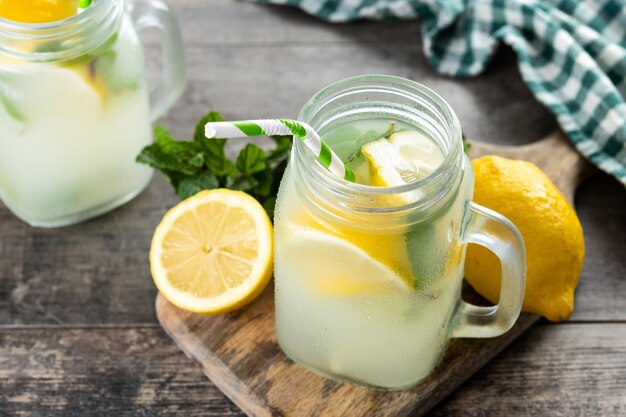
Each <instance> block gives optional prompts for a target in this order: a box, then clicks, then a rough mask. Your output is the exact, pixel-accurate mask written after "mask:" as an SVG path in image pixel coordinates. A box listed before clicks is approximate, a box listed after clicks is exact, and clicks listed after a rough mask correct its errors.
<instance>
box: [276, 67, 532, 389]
mask: <svg viewBox="0 0 626 417" xmlns="http://www.w3.org/2000/svg"><path fill="white" fill-rule="evenodd" d="M299 119H300V120H302V121H304V122H307V123H309V124H310V125H311V126H312V127H313V128H314V129H316V130H318V132H320V134H321V135H322V137H324V138H325V139H326V141H327V142H328V143H329V145H330V147H331V148H333V149H334V150H335V152H336V153H337V154H338V155H339V156H340V157H342V159H343V158H344V157H345V155H346V154H348V153H349V152H354V151H355V150H358V149H355V147H358V146H360V145H361V144H362V143H360V144H357V143H356V142H358V141H355V140H354V138H355V137H358V136H359V134H362V131H359V126H362V125H363V124H364V123H365V125H366V126H369V127H368V128H370V127H371V126H372V122H381V121H382V123H383V126H384V125H385V124H388V123H389V121H394V122H395V123H396V125H397V126H402V127H403V128H408V129H410V130H415V131H418V132H421V134H423V135H425V136H427V137H428V138H430V139H431V140H432V141H433V143H434V144H435V145H436V146H437V147H439V148H440V149H441V151H442V153H443V155H444V159H443V162H442V163H441V165H440V166H439V167H438V168H436V169H435V170H434V172H432V173H431V174H430V175H428V176H425V177H424V178H422V179H419V180H417V181H415V182H411V183H408V184H404V185H399V186H391V187H374V186H367V185H361V184H356V183H349V182H347V181H345V180H343V179H339V178H336V177H334V176H333V175H332V174H331V173H330V172H329V171H328V170H326V169H325V168H324V167H323V166H322V165H321V164H320V163H319V162H317V160H316V158H315V157H314V156H313V155H312V153H311V152H310V151H308V150H307V149H306V148H305V146H304V145H303V143H301V142H300V141H296V142H295V144H294V148H293V151H292V154H291V159H290V161H289V165H288V167H287V170H286V173H285V176H284V177H283V180H282V183H281V185H280V191H279V196H278V201H277V204H276V214H275V220H274V222H275V254H276V255H275V282H276V294H275V299H276V333H277V338H278V342H279V344H280V346H281V348H282V349H283V351H284V352H285V353H286V354H287V355H288V356H289V357H291V358H292V359H293V360H294V361H296V362H298V363H300V364H301V365H304V366H305V367H307V368H310V369H312V370H314V371H316V372H318V373H321V374H323V375H326V376H328V377H331V378H334V379H338V380H342V381H348V382H352V383H357V384H362V385H367V386H371V387H377V388H386V389H400V388H406V387H410V386H412V385H414V384H416V383H418V382H419V381H420V380H422V379H423V378H425V377H426V376H427V375H428V374H429V373H430V372H431V371H432V370H433V369H434V368H435V366H436V365H437V363H438V362H439V360H440V358H441V356H442V354H443V352H444V351H445V348H446V346H447V344H448V342H449V340H450V338H453V337H495V336H498V335H500V334H502V333H504V332H506V331H508V330H509V329H510V328H511V326H512V325H513V324H514V323H515V321H516V319H517V317H518V316H519V312H520V308H521V304H522V299H523V294H524V285H525V264H526V262H525V251H524V244H523V240H522V237H521V235H520V234H519V231H518V230H517V229H516V227H515V226H514V225H513V224H512V223H511V222H510V221H508V220H507V219H505V218H504V217H502V216H501V215H499V214H497V213H495V212H493V211H491V210H489V209H486V208H484V207H481V206H478V205H477V204H475V203H473V202H472V201H471V198H472V194H473V187H474V184H473V181H474V176H473V170H472V165H471V163H470V162H469V159H468V158H467V156H466V155H465V153H464V152H463V143H462V139H461V129H460V125H459V121H458V119H457V117H456V115H455V114H454V112H453V110H452V109H451V108H450V106H449V105H448V104H447V103H446V102H445V101H444V100H443V99H442V98H441V97H439V96H438V95H437V94H435V93H434V92H433V91H431V90H429V89H427V88H425V87H424V86H422V85H420V84H417V83H415V82H412V81H409V80H405V79H402V78H397V77H389V76H376V75H373V76H361V77H355V78H350V79H347V80H343V81H340V82H337V83H335V84H332V85H330V86H329V87H327V88H325V89H324V90H322V91H320V92H319V93H317V94H316V95H315V96H314V97H313V98H311V99H310V100H309V102H308V103H307V104H306V105H305V106H304V108H303V109H302V111H301V113H300V115H299ZM374 124H375V123H374ZM382 130H384V129H382ZM469 242H473V243H477V244H479V245H483V246H485V247H487V248H488V249H490V250H492V251H493V252H495V253H496V254H497V255H498V257H499V258H500V260H501V262H502V291H501V295H500V302H499V304H498V305H496V306H491V307H479V306H475V305H472V304H468V303H466V302H464V301H463V300H462V299H461V284H462V281H463V266H464V262H465V249H466V246H467V243H469Z"/></svg>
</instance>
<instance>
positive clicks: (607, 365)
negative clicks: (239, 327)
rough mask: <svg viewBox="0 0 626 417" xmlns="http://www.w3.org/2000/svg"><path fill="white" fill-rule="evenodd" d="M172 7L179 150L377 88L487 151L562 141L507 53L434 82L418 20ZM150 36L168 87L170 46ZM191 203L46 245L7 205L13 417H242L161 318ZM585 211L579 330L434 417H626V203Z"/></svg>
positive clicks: (8, 378)
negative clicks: (380, 76) (164, 254)
mask: <svg viewBox="0 0 626 417" xmlns="http://www.w3.org/2000/svg"><path fill="white" fill-rule="evenodd" d="M168 1H169V2H170V4H171V5H172V6H173V7H174V9H175V11H176V13H177V14H178V16H179V20H180V21H181V27H182V30H183V36H184V39H185V42H186V55H187V58H186V59H187V65H188V68H189V71H188V75H189V81H188V86H187V90H186V93H185V95H184V96H183V98H182V99H181V101H180V102H179V104H178V105H177V106H176V107H175V108H174V109H172V111H171V112H170V114H169V115H168V116H167V117H165V118H163V119H162V120H160V122H161V123H163V124H165V125H166V126H167V127H168V128H169V129H171V130H172V132H173V133H174V134H175V135H176V136H177V137H181V138H184V137H188V136H190V134H191V131H192V129H193V124H195V122H196V121H197V119H198V118H199V117H200V116H201V115H202V114H203V113H205V112H206V111H207V110H208V109H215V110H219V111H221V112H223V113H224V115H225V116H226V117H229V118H237V119H241V118H248V117H256V116H259V117H276V116H277V115H278V116H286V117H294V116H296V115H297V113H298V110H299V109H300V107H301V106H302V105H303V104H304V102H305V101H306V99H308V98H309V97H310V96H311V95H312V94H313V93H314V92H316V91H317V90H319V89H320V88H321V87H323V86H324V85H326V84H328V83H330V82H332V81H335V80H337V79H340V78H344V77H347V76H352V75H357V74H364V73H370V72H378V73H385V74H393V75H400V76H404V77H407V78H411V79H414V80H416V81H419V82H422V83H424V84H427V85H429V86H431V87H432V88H434V89H435V90H436V91H438V92H439V93H440V94H441V95H442V96H443V97H444V98H445V99H446V100H447V101H448V102H450V103H451V104H452V106H453V107H454V109H455V111H456V112H457V113H458V115H459V118H460V120H461V124H462V126H463V130H464V131H465V133H466V134H467V135H468V137H470V138H473V139H476V140H480V141H483V142H489V143H494V144H499V145H521V144H528V143H531V142H534V141H537V140H538V139H540V138H542V137H544V136H546V135H547V134H548V133H549V132H551V131H553V130H554V128H555V126H556V125H555V122H554V118H553V117H552V116H551V115H550V114H549V112H548V111H547V110H546V109H544V108H543V107H542V106H541V105H540V104H538V103H537V102H536V101H535V100H534V98H533V97H532V95H531V94H530V92H529V91H528V89H527V88H526V86H525V85H524V84H523V82H522V81H521V80H520V76H519V73H518V71H517V69H516V67H515V58H514V55H513V54H512V53H511V52H510V51H509V50H507V49H505V48H503V49H502V50H501V51H499V52H498V53H497V54H496V57H495V59H494V61H493V62H492V63H491V64H490V66H489V68H488V69H487V71H486V72H485V73H484V74H481V75H480V76H478V77H473V78H468V79H453V78H448V77H443V76H440V75H438V74H436V73H435V72H434V71H433V70H432V69H431V68H430V67H428V65H427V64H426V61H425V59H424V57H423V54H422V51H421V39H420V28H419V24H418V23H416V22H414V21H408V22H393V23H392V24H390V23H389V22H357V23H351V24H341V25H328V24H325V23H322V22H319V21H317V20H316V19H313V18H311V17H309V16H306V15H305V14H304V13H301V12H299V11H297V10H293V9H290V8H287V7H270V6H261V5H257V4H253V3H251V2H246V1H236V0H168ZM251 22H254V24H251ZM144 37H145V38H146V39H147V48H146V50H147V56H148V61H149V64H150V74H151V78H153V79H154V74H157V73H158V71H157V68H155V66H156V64H157V62H158V57H159V50H158V48H157V46H156V41H157V36H156V34H151V33H148V34H146V36H144ZM243 57H246V58H245V59H244V58H243ZM278 80H280V81H281V82H280V83H279V82H277V81H278ZM177 201H178V200H177V198H176V196H175V195H174V193H173V192H172V191H171V188H170V187H169V185H168V184H167V183H166V182H165V181H164V180H163V178H161V176H159V175H157V176H155V178H154V180H153V181H152V183H151V185H150V186H149V188H148V189H147V190H146V191H145V192H144V193H142V194H141V195H140V196H139V197H138V198H136V199H135V200H134V201H132V202H131V203H129V204H127V205H125V206H124V207H122V208H120V209H118V210H115V211H113V212H111V213H109V214H107V215H105V216H102V217H100V218H98V219H94V220H92V221H89V222H86V223H83V224H81V225H77V226H73V227H69V228H65V229H58V230H42V229H33V228H30V227H28V226H27V225H25V224H23V223H21V222H20V221H19V220H17V219H16V218H15V217H14V216H12V215H11V213H10V212H9V211H8V210H7V209H6V208H4V206H2V205H1V204H0V416H2V417H4V416H11V417H12V416H34V417H41V416H67V417H75V416H77V417H78V416H80V417H83V416H106V417H110V416H179V415H180V416H194V417H195V416H213V417H218V416H239V417H241V416H242V414H241V412H240V411H239V409H238V408H237V407H236V406H235V405H233V404H232V403H231V402H230V401H229V400H228V399H227V398H226V397H225V396H223V395H222V394H221V393H220V392H219V390H217V388H215V387H214V386H213V385H212V384H211V383H210V382H209V380H208V379H207V378H206V377H205V376H204V374H203V373H202V372H201V371H200V370H199V368H198V367H197V366H196V365H195V364H194V363H193V362H192V361H191V360H189V359H188V358H187V357H185V356H184V354H183V353H181V352H180V351H179V350H178V348H177V347H176V346H175V345H174V344H173V343H172V342H171V341H170V339H169V338H168V337H167V336H166V335H165V334H164V333H163V331H162V330H161V329H160V327H159V325H158V323H157V321H156V318H155V315H154V298H155V295H156V289H155V288H154V285H153V283H152V280H151V278H150V273H149V268H148V258H147V250H148V248H149V245H150V238H151V236H152V231H153V230H154V227H155V226H156V224H157V223H158V221H159V220H160V218H161V216H162V215H163V213H164V212H165V211H166V209H167V208H169V207H170V206H172V205H173V204H175V203H176V202H177ZM574 202H575V206H576V210H577V213H578V215H579V217H580V219H581V222H582V225H583V229H584V232H585V243H586V247H587V255H586V258H585V265H584V268H583V272H582V277H581V282H580V285H579V287H578V289H577V291H576V306H575V310H574V314H573V316H572V318H571V319H570V321H569V322H568V323H566V324H560V325H550V324H546V323H544V322H542V321H540V323H539V324H538V325H535V326H533V328H532V329H531V330H530V331H528V332H527V333H525V334H524V335H523V336H522V337H521V338H520V339H518V340H516V341H514V342H513V343H512V344H511V345H510V346H509V348H507V349H506V350H505V351H504V352H503V353H502V354H501V355H499V356H498V357H497V358H496V359H495V360H493V361H492V362H490V363H489V364H488V365H487V366H486V367H484V368H483V369H482V370H481V371H480V372H478V373H477V374H476V375H475V376H473V377H472V378H470V379H469V380H468V381H467V382H466V383H464V384H463V385H462V386H461V387H460V388H459V389H457V390H456V391H455V392H454V393H453V394H452V395H451V396H449V397H448V398H447V399H446V400H444V401H443V402H442V403H440V404H438V405H437V406H435V407H434V408H433V409H432V410H431V411H430V412H429V413H428V415H429V416H431V417H433V416H449V417H461V416H463V417H467V416H480V417H491V416H493V417H501V416H507V417H508V416H552V415H554V416H568V417H569V416H620V417H621V416H624V415H626V411H625V410H626V405H625V403H626V396H625V395H624V386H623V381H624V380H626V376H625V375H624V366H623V362H624V360H623V358H624V349H625V346H624V340H625V338H624V329H625V328H626V296H624V294H626V262H625V261H624V253H625V252H626V233H624V231H626V216H625V215H624V213H626V191H625V189H624V187H623V186H621V185H620V184H619V183H618V182H617V181H615V180H613V179H612V178H610V177H608V176H607V175H604V174H598V175H595V176H593V177H591V178H590V179H588V180H586V181H584V182H583V183H582V184H581V185H580V187H579V188H578V189H577V191H576V194H575V199H574ZM59 340H63V342H62V343H61V342H59ZM620 360H621V361H622V362H621V364H620Z"/></svg>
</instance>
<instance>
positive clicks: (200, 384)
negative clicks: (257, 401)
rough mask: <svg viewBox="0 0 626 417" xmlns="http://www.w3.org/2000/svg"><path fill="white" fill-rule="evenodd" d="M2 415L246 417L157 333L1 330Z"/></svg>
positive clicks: (133, 330)
mask: <svg viewBox="0 0 626 417" xmlns="http://www.w3.org/2000/svg"><path fill="white" fill-rule="evenodd" d="M0 415H2V416H16V417H17V416H33V417H40V416H46V417H55V416H59V417H61V416H62V417H84V416H107V417H110V416H119V417H124V416H156V415H159V416H177V415H184V416H190V417H196V416H198V417H199V416H212V417H231V416H232V417H235V416H238V417H241V416H242V414H241V412H240V411H238V410H237V409H236V408H235V407H234V406H233V405H232V404H231V403H230V402H229V401H228V400H226V399H225V398H224V396H223V395H222V394H221V393H220V391H219V390H218V389H217V388H215V387H214V386H213V384H211V383H210V382H209V381H208V380H207V379H206V378H205V377H204V375H202V373H201V372H200V371H198V370H197V369H196V367H195V366H193V364H192V363H191V362H190V361H189V360H188V358H186V357H185V356H184V355H182V354H181V353H180V352H179V351H178V350H177V349H176V348H175V347H174V346H173V345H172V344H171V343H170V341H169V340H168V339H167V336H165V335H164V334H163V332H162V330H160V329H158V328H155V327H149V328H131V329H119V328H98V327H95V328H83V329H67V328H50V329H10V330H9V329H3V331H2V333H0Z"/></svg>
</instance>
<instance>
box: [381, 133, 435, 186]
mask: <svg viewBox="0 0 626 417" xmlns="http://www.w3.org/2000/svg"><path fill="white" fill-rule="evenodd" d="M388 142H389V143H390V144H391V145H392V146H393V147H394V148H395V149H396V151H397V152H398V155H399V156H400V157H401V158H402V159H404V160H405V161H406V162H407V163H409V164H410V165H411V166H412V167H413V169H414V170H415V172H416V173H417V177H418V179H419V178H423V177H425V176H426V175H429V174H431V173H432V172H433V171H434V170H435V169H437V167H438V166H439V165H440V164H441V161H443V159H444V155H443V152H441V149H439V147H438V146H437V145H435V143H434V142H433V141H432V140H430V139H429V138H427V137H426V136H425V135H423V134H421V133H419V132H415V131H405V132H398V133H394V134H393V135H391V136H389V139H388Z"/></svg>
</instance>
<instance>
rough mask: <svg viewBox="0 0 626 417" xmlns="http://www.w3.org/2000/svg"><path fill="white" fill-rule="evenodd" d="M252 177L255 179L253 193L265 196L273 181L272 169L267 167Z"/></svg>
mask: <svg viewBox="0 0 626 417" xmlns="http://www.w3.org/2000/svg"><path fill="white" fill-rule="evenodd" d="M254 179H255V180H256V186H255V187H254V194H256V195H259V196H261V197H267V196H268V195H269V194H270V192H271V190H272V184H273V183H274V171H272V170H271V169H269V168H268V169H266V170H263V171H261V172H259V173H258V174H256V175H255V176H254Z"/></svg>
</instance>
